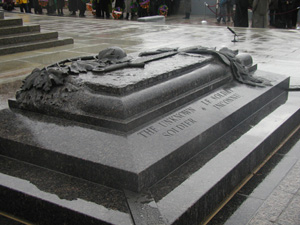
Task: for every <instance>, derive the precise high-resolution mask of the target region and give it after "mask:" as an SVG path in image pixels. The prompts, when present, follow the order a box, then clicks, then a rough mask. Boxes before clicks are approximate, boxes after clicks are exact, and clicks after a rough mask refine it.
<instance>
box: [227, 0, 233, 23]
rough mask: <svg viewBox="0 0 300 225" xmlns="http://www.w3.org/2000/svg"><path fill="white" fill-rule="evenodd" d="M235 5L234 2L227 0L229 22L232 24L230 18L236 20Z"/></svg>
mask: <svg viewBox="0 0 300 225" xmlns="http://www.w3.org/2000/svg"><path fill="white" fill-rule="evenodd" d="M233 5H234V0H227V2H226V8H227V22H230V17H231V18H232V20H233V18H234V15H233Z"/></svg>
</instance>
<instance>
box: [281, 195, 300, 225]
mask: <svg viewBox="0 0 300 225" xmlns="http://www.w3.org/2000/svg"><path fill="white" fill-rule="evenodd" d="M299 212H300V196H295V197H294V198H293V200H292V202H291V203H290V204H289V206H288V207H287V209H286V210H285V211H284V212H283V213H282V214H281V215H280V217H279V219H278V223H279V224H282V225H295V224H300V213H299Z"/></svg>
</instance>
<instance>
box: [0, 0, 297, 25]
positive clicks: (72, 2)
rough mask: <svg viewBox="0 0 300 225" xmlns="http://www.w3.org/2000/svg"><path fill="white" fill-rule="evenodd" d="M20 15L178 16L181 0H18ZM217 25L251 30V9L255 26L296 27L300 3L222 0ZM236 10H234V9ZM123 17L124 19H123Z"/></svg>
mask: <svg viewBox="0 0 300 225" xmlns="http://www.w3.org/2000/svg"><path fill="white" fill-rule="evenodd" d="M16 2H17V3H18V5H19V7H20V11H21V12H26V13H32V9H33V10H34V13H42V11H43V8H45V9H46V10H47V14H50V15H51V14H56V15H63V14H64V12H63V9H64V7H68V9H69V11H70V15H73V16H74V15H76V12H77V11H79V16H81V17H84V16H85V11H86V10H87V5H91V8H92V11H93V12H94V15H95V16H96V17H99V18H110V16H111V15H113V17H114V18H126V19H129V17H131V19H132V18H134V17H135V16H138V17H143V16H152V15H158V14H160V15H165V14H164V13H167V14H168V15H172V14H175V13H177V10H178V8H179V3H180V0H68V1H67V2H65V0H16ZM218 2H219V4H218V6H219V10H218V11H219V13H218V16H217V22H218V23H221V22H222V23H226V22H230V21H231V19H232V21H233V22H234V26H236V27H248V26H249V18H248V10H249V9H250V10H252V23H251V26H252V27H257V28H265V27H268V26H269V25H270V26H273V27H277V28H294V27H296V24H297V15H298V10H299V9H298V8H299V7H300V0H219V1H218ZM184 3H185V17H184V18H185V19H189V18H190V14H191V10H192V6H191V0H184ZM3 8H4V9H6V10H12V9H13V8H14V1H13V0H4V4H3ZM234 9H235V10H234ZM123 15H124V17H123Z"/></svg>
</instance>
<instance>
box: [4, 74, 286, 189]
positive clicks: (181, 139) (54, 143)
mask: <svg viewBox="0 0 300 225" xmlns="http://www.w3.org/2000/svg"><path fill="white" fill-rule="evenodd" d="M257 75H258V76H263V75H264V77H266V78H267V79H269V80H271V82H272V84H273V86H268V87H265V88H258V87H250V86H246V85H244V84H239V83H237V82H235V81H231V82H229V83H227V84H226V85H223V86H222V87H220V88H217V89H215V90H214V91H212V92H210V93H209V94H208V95H205V96H202V97H200V98H198V99H197V100H195V101H193V102H190V103H189V104H187V105H183V106H182V107H179V108H177V109H176V110H173V111H170V112H169V113H166V114H164V115H163V116H160V117H158V118H157V119H156V120H152V121H151V122H149V123H146V124H145V125H144V126H142V127H140V128H139V129H138V130H134V131H132V132H130V133H127V134H123V133H121V134H118V133H109V131H107V130H105V129H104V128H99V127H94V126H90V125H84V124H81V123H78V122H72V121H68V120H64V119H60V118H54V117H50V116H46V115H42V114H37V113H32V112H29V111H20V110H17V109H16V110H14V111H10V110H3V111H1V112H0V141H1V146H2V149H1V151H0V153H1V154H2V155H5V156H7V157H10V158H15V159H17V160H21V161H25V162H28V163H31V164H34V165H38V166H42V167H45V168H48V169H51V170H55V171H59V172H62V173H65V174H69V175H72V176H75V177H79V178H83V179H86V180H89V181H92V182H96V183H99V184H103V185H105V186H109V187H113V188H118V189H122V188H123V189H128V190H131V191H134V192H140V191H142V190H145V189H147V188H149V187H150V186H152V185H153V184H155V183H157V182H158V181H159V180H160V179H162V178H163V177H165V176H167V175H168V174H169V173H170V172H172V171H173V170H175V169H176V168H178V167H179V166H181V165H182V164H184V163H185V162H187V161H188V160H190V159H191V158H192V157H194V156H195V155H197V154H202V152H203V150H204V149H205V148H206V147H208V146H209V145H211V144H212V143H213V142H215V140H217V139H219V138H221V137H222V136H223V135H224V134H226V133H228V132H229V131H230V130H232V129H234V128H235V127H236V126H238V125H239V124H240V123H243V122H244V121H245V120H247V119H249V118H251V117H253V116H256V114H260V113H261V114H263V115H267V114H268V113H269V112H270V111H272V110H274V109H275V108H276V107H278V106H279V105H280V104H283V103H284V102H285V101H286V98H287V92H286V90H287V89H288V86H289V79H288V78H285V77H282V76H278V75H275V74H267V73H260V72H258V73H257ZM162 110H163V109H162ZM203 157H205V155H204V156H203Z"/></svg>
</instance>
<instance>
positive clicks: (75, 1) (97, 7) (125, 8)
mask: <svg viewBox="0 0 300 225" xmlns="http://www.w3.org/2000/svg"><path fill="white" fill-rule="evenodd" d="M15 1H16V3H17V4H18V5H19V7H20V11H21V12H25V13H32V12H34V13H39V14H42V13H43V9H46V13H47V14H49V15H52V14H55V15H64V12H63V8H64V7H67V8H68V10H69V11H70V15H71V16H75V15H76V13H77V12H79V16H80V17H84V16H85V12H86V10H87V5H88V6H89V5H91V8H92V11H93V13H94V15H95V16H96V17H99V18H110V17H111V15H114V12H115V13H116V14H119V15H121V16H120V17H121V18H123V14H124V15H125V16H124V18H126V19H129V16H130V17H131V18H134V17H135V16H139V17H142V16H152V15H159V14H160V15H164V14H166V13H167V14H168V15H171V14H175V13H177V10H178V8H179V1H180V0H151V1H150V0H68V1H67V2H65V1H64V0H15ZM14 6H15V3H14V0H4V3H3V8H4V9H5V10H8V11H11V10H13V9H14Z"/></svg>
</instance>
